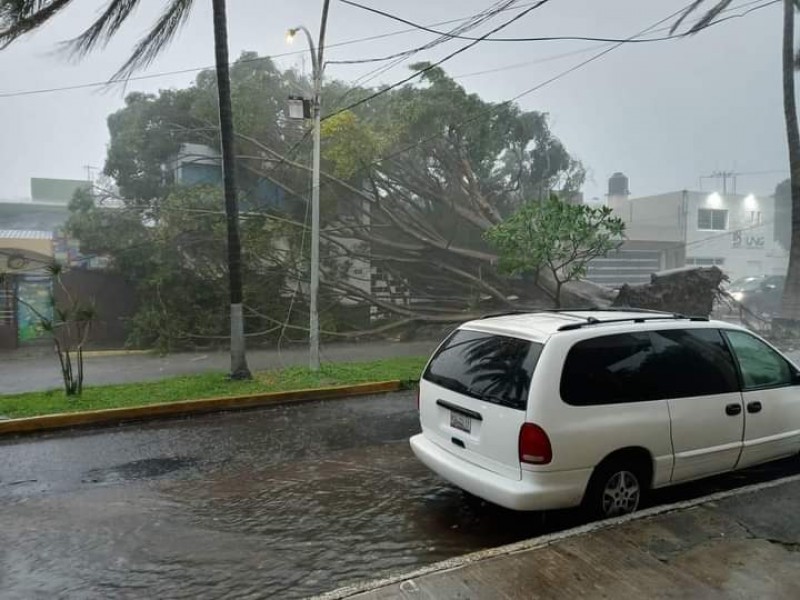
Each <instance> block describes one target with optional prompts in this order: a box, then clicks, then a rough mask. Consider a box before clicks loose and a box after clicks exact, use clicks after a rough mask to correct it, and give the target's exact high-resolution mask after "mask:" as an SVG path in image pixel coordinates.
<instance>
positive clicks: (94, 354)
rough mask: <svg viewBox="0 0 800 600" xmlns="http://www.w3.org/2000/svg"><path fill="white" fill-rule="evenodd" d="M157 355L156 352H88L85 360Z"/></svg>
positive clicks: (84, 354)
mask: <svg viewBox="0 0 800 600" xmlns="http://www.w3.org/2000/svg"><path fill="white" fill-rule="evenodd" d="M148 354H151V355H153V356H155V355H156V352H155V350H87V351H86V352H84V353H83V358H106V357H114V356H147V355H148Z"/></svg>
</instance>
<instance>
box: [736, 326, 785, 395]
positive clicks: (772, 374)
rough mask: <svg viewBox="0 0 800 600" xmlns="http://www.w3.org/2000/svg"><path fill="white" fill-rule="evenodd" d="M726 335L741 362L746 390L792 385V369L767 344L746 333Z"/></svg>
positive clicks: (737, 332)
mask: <svg viewBox="0 0 800 600" xmlns="http://www.w3.org/2000/svg"><path fill="white" fill-rule="evenodd" d="M725 335H726V336H727V338H728V341H729V342H730V343H731V346H732V347H733V352H734V354H735V355H736V359H737V360H738V361H739V368H740V369H741V371H742V387H743V388H744V389H745V390H753V389H759V388H768V387H781V386H787V385H792V383H793V380H794V373H793V369H792V367H791V366H790V365H789V363H788V362H786V360H784V358H783V357H782V356H781V355H780V354H778V353H777V352H775V350H773V349H772V348H770V347H769V346H768V345H767V344H765V343H764V342H762V341H761V340H759V339H758V338H756V337H753V336H752V335H750V334H749V333H745V332H744V331H726V332H725Z"/></svg>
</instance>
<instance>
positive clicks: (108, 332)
mask: <svg viewBox="0 0 800 600" xmlns="http://www.w3.org/2000/svg"><path fill="white" fill-rule="evenodd" d="M63 281H64V285H65V287H66V288H67V290H68V291H69V293H70V294H73V295H74V296H75V297H76V298H79V299H80V300H81V301H83V302H91V303H93V304H94V305H95V308H96V310H97V318H96V320H95V322H94V323H93V324H92V332H91V335H90V336H89V346H90V347H93V348H121V347H123V346H124V345H125V341H126V339H127V337H128V324H127V322H128V320H129V319H130V318H131V317H133V315H134V313H135V312H136V300H135V293H134V290H133V288H132V287H131V285H130V284H129V283H128V282H127V281H126V280H125V278H124V277H122V276H120V275H116V274H113V273H106V272H103V271H86V270H82V269H73V270H71V271H67V272H66V273H64V275H63ZM64 300H65V296H64V293H63V291H62V290H59V289H58V288H57V289H56V302H57V303H58V302H63V301H64Z"/></svg>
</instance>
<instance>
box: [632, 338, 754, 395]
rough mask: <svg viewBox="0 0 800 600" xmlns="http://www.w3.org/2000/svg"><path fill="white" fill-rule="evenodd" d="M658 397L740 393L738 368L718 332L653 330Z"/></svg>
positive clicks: (654, 375)
mask: <svg viewBox="0 0 800 600" xmlns="http://www.w3.org/2000/svg"><path fill="white" fill-rule="evenodd" d="M651 335H652V336H653V345H654V347H655V350H656V361H655V365H656V366H655V368H654V369H652V370H650V371H649V372H648V376H650V377H653V378H654V379H655V381H656V382H657V383H656V385H657V388H658V389H657V392H656V393H657V397H658V398H662V399H667V398H689V397H693V396H711V395H714V394H727V393H730V392H738V391H739V378H738V376H737V374H736V365H735V364H734V362H733V356H731V352H730V350H729V349H728V345H727V344H726V343H725V340H724V339H723V338H722V334H721V333H720V332H719V330H718V329H665V330H663V331H652V332H651Z"/></svg>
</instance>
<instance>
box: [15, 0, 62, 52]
mask: <svg viewBox="0 0 800 600" xmlns="http://www.w3.org/2000/svg"><path fill="white" fill-rule="evenodd" d="M71 2H72V0H0V50H2V49H4V48H6V47H7V46H8V45H9V44H11V43H12V42H14V41H15V40H16V39H17V38H19V37H21V36H23V35H25V34H26V33H29V32H31V31H33V30H34V29H37V28H38V27H40V26H41V25H44V24H45V23H47V21H49V20H50V19H52V18H53V17H54V16H56V15H57V14H58V13H59V12H60V11H61V10H62V9H64V8H66V7H67V6H68V5H69V4H70V3H71Z"/></svg>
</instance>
